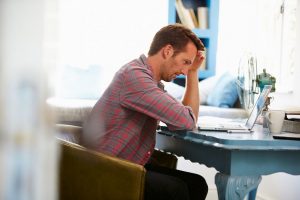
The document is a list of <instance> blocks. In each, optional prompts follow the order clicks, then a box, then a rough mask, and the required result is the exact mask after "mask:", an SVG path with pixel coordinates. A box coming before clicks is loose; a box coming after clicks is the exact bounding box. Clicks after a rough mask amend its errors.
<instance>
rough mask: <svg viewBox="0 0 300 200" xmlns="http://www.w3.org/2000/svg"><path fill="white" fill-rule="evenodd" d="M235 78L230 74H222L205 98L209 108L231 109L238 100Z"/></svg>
mask: <svg viewBox="0 0 300 200" xmlns="http://www.w3.org/2000/svg"><path fill="white" fill-rule="evenodd" d="M235 81H236V78H235V77H234V76H232V75H231V74H230V73H228V72H226V73H224V74H223V75H222V76H221V77H220V78H219V79H218V81H217V83H216V85H215V86H214V88H213V89H212V91H211V92H210V93H209V95H208V97H207V104H208V105H210V106H217V107H224V108H231V107H233V105H234V103H235V102H236V100H237V98H238V93H237V88H236V83H235Z"/></svg>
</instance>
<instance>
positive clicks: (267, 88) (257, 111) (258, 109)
mask: <svg viewBox="0 0 300 200" xmlns="http://www.w3.org/2000/svg"><path fill="white" fill-rule="evenodd" d="M271 89H272V85H265V86H264V89H263V91H262V92H261V93H260V95H259V97H258V99H257V101H256V103H255V105H254V106H253V109H252V111H251V114H250V117H249V118H248V120H247V122H246V127H247V128H249V129H252V127H253V126H254V124H255V121H256V119H257V117H258V116H259V115H260V113H261V111H262V109H263V107H264V105H265V102H266V99H267V97H268V95H269V93H270V91H271Z"/></svg>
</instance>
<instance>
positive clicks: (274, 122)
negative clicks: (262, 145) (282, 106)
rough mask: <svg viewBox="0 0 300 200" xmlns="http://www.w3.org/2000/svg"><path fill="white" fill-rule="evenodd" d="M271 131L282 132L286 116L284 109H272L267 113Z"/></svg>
mask: <svg viewBox="0 0 300 200" xmlns="http://www.w3.org/2000/svg"><path fill="white" fill-rule="evenodd" d="M265 117H266V119H267V124H268V127H269V131H270V132H271V133H274V134H278V133H281V130H282V125H283V121H284V117H285V111H283V110H270V111H268V112H267V113H266V115H265Z"/></svg>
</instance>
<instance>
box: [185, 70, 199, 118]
mask: <svg viewBox="0 0 300 200" xmlns="http://www.w3.org/2000/svg"><path fill="white" fill-rule="evenodd" d="M185 84H186V87H185V93H184V96H183V100H182V103H183V105H186V106H190V107H191V108H192V110H193V112H194V115H195V118H196V120H197V119H198V113H199V103H200V97H199V86H198V70H195V71H189V72H188V74H187V77H186V83H185Z"/></svg>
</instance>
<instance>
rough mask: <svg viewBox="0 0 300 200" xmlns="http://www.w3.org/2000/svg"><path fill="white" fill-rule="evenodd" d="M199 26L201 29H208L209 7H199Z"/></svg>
mask: <svg viewBox="0 0 300 200" xmlns="http://www.w3.org/2000/svg"><path fill="white" fill-rule="evenodd" d="M197 15H198V27H199V28H200V29H208V8H207V7H198V8H197Z"/></svg>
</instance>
